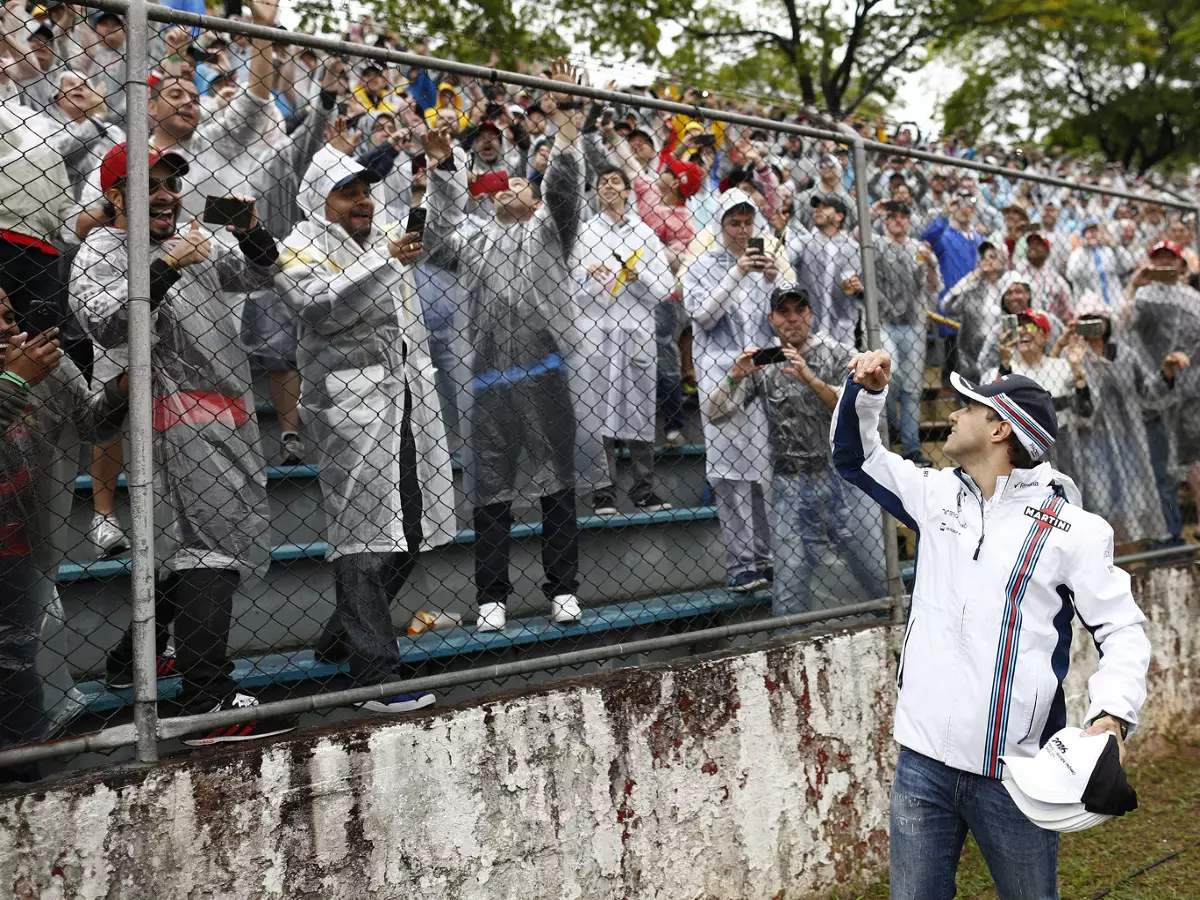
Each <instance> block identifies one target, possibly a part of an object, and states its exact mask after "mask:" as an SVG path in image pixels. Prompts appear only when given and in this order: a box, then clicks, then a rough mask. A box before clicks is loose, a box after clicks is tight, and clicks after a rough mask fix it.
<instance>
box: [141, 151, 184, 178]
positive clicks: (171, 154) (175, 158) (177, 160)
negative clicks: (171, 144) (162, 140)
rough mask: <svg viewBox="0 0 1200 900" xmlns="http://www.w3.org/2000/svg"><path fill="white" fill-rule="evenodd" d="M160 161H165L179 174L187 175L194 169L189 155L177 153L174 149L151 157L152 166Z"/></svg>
mask: <svg viewBox="0 0 1200 900" xmlns="http://www.w3.org/2000/svg"><path fill="white" fill-rule="evenodd" d="M160 162H165V163H166V164H167V165H169V166H170V167H171V168H173V169H174V170H175V173H176V174H177V175H186V174H187V173H188V172H190V171H191V169H192V164H191V163H189V162H188V161H187V157H186V156H184V155H183V154H182V153H176V152H175V151H174V150H167V151H166V152H164V153H160V154H158V155H157V156H153V157H151V158H150V166H151V167H153V166H155V165H157V164H158V163H160Z"/></svg>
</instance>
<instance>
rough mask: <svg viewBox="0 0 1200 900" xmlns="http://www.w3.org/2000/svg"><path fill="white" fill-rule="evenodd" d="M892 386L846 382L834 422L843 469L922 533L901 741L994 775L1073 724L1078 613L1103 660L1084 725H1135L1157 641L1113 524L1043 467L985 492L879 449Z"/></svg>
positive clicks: (957, 474)
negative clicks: (1112, 720) (1121, 561)
mask: <svg viewBox="0 0 1200 900" xmlns="http://www.w3.org/2000/svg"><path fill="white" fill-rule="evenodd" d="M886 403H887V390H886V388H885V389H884V390H883V391H880V392H878V393H872V392H870V391H867V390H865V389H864V388H862V387H861V386H860V385H857V384H854V383H853V381H850V380H848V381H847V383H846V386H845V387H844V388H843V392H842V396H841V399H840V400H839V402H838V406H837V409H836V410H835V412H834V418H833V424H832V427H831V429H830V441H831V444H832V447H833V462H834V466H835V468H836V469H837V471H838V474H840V475H841V476H842V477H843V478H845V479H846V480H847V481H849V482H850V483H851V484H854V485H855V486H857V487H858V488H860V489H861V490H863V491H865V492H866V493H867V494H868V495H869V496H870V497H872V498H873V499H874V500H875V501H876V502H878V503H879V504H880V505H881V506H882V507H883V508H884V509H885V510H886V511H887V512H889V513H891V514H892V515H893V516H895V517H896V518H897V519H898V520H900V521H901V522H903V523H904V524H905V525H907V526H908V527H909V528H911V529H913V530H914V531H915V532H917V536H918V540H919V541H920V554H919V556H918V558H917V569H916V576H915V582H914V584H913V592H912V609H911V612H910V613H909V618H908V626H907V628H906V630H905V635H904V643H903V645H902V650H901V655H900V667H899V674H898V676H897V687H898V689H899V698H898V700H897V703H896V721H895V732H894V733H895V739H896V741H897V742H898V743H899V744H900V745H901V746H903V747H907V748H908V749H910V750H915V751H916V752H917V753H921V754H923V755H925V756H928V757H931V758H932V759H936V760H939V761H940V762H943V763H945V764H946V765H947V766H951V767H952V768H956V769H961V770H963V771H967V772H974V773H976V774H979V775H985V776H988V777H991V778H1000V777H1002V774H1003V763H1001V762H1000V757H1001V756H1004V755H1013V756H1021V757H1029V756H1034V755H1035V754H1036V753H1037V751H1038V750H1039V749H1040V748H1041V746H1042V745H1043V744H1044V743H1045V742H1046V741H1047V740H1049V738H1050V736H1051V735H1053V734H1054V733H1055V732H1056V731H1058V730H1059V729H1060V728H1063V727H1064V726H1065V725H1066V724H1067V718H1066V715H1067V707H1066V695H1065V694H1064V691H1063V680H1064V679H1065V678H1066V676H1067V668H1068V665H1069V663H1070V649H1071V633H1072V632H1071V621H1072V619H1074V618H1075V616H1078V617H1079V619H1080V621H1081V622H1082V624H1083V625H1084V626H1085V627H1086V628H1087V630H1088V631H1089V632H1090V633H1091V637H1092V640H1093V641H1094V642H1095V644H1096V647H1097V649H1098V650H1099V653H1100V664H1099V668H1098V669H1097V671H1096V672H1095V674H1093V675H1092V676H1091V678H1090V679H1089V680H1088V691H1089V694H1090V695H1091V702H1090V704H1089V707H1088V711H1087V715H1086V717H1085V721H1088V722H1090V721H1091V720H1093V719H1095V718H1097V717H1099V716H1100V715H1102V714H1104V713H1108V714H1111V715H1114V716H1117V717H1118V718H1120V719H1123V720H1124V721H1126V722H1128V723H1129V724H1130V725H1131V726H1133V727H1136V725H1137V721H1138V713H1139V711H1140V709H1141V707H1142V704H1143V703H1144V702H1145V699H1146V671H1147V669H1148V668H1149V665H1150V642H1149V641H1148V640H1147V639H1146V634H1145V631H1144V629H1143V627H1142V624H1143V622H1144V621H1145V617H1144V616H1143V615H1142V612H1141V610H1139V609H1138V607H1137V604H1136V603H1135V602H1134V599H1133V594H1132V593H1131V591H1130V580H1129V575H1128V574H1127V573H1126V572H1125V571H1123V570H1122V569H1119V568H1117V567H1116V566H1114V565H1113V531H1112V528H1111V527H1109V525H1108V523H1107V522H1105V521H1104V520H1103V519H1101V518H1100V517H1099V516H1096V515H1093V514H1092V513H1089V512H1085V511H1084V510H1083V509H1081V508H1080V507H1078V506H1076V505H1075V504H1074V503H1072V502H1068V500H1067V499H1066V496H1067V495H1069V494H1070V492H1071V489H1072V488H1073V487H1074V486H1073V485H1071V484H1069V483H1068V482H1066V481H1064V480H1063V479H1062V478H1061V476H1059V475H1058V474H1057V473H1056V472H1054V470H1053V469H1051V467H1050V466H1049V465H1048V464H1046V463H1042V464H1040V465H1038V466H1037V467H1036V468H1033V469H1014V470H1013V472H1012V474H1011V475H1009V476H1006V477H1002V478H1000V479H998V480H997V482H996V489H995V493H994V494H993V495H992V497H991V498H990V499H986V498H984V496H983V494H982V493H981V492H980V490H979V487H978V486H977V485H976V484H975V482H974V481H973V480H972V479H971V478H970V476H968V475H966V474H965V473H964V472H963V471H962V470H961V469H921V468H918V467H917V466H915V465H914V464H913V463H911V462H908V461H906V460H904V459H902V458H901V457H900V456H899V455H897V454H895V453H892V452H890V451H888V450H887V449H885V448H884V446H883V444H882V442H881V440H880V437H879V416H880V414H881V413H882V412H883V411H884V410H885V408H886Z"/></svg>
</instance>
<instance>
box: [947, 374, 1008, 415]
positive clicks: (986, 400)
mask: <svg viewBox="0 0 1200 900" xmlns="http://www.w3.org/2000/svg"><path fill="white" fill-rule="evenodd" d="M950 387H952V388H954V393H956V394H958V395H959V396H960V397H963V398H965V399H967V400H974V401H975V402H976V403H982V404H983V405H984V406H987V407H990V408H991V409H996V402H995V401H994V400H993V399H992V398H991V397H985V396H983V394H981V393H979V391H978V388H979V385H977V384H975V383H974V382H973V381H968V380H967V379H965V378H963V377H962V376H961V375H959V374H958V373H957V372H951V373H950ZM996 411H997V412H999V410H996Z"/></svg>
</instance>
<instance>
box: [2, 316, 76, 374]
mask: <svg viewBox="0 0 1200 900" xmlns="http://www.w3.org/2000/svg"><path fill="white" fill-rule="evenodd" d="M62 355H63V354H62V348H61V347H59V343H58V329H57V328H51V329H49V330H48V331H43V332H42V333H41V334H37V335H34V336H33V337H32V338H30V337H29V335H28V334H27V333H26V332H21V333H20V334H17V335H14V336H13V337H11V338H9V339H8V349H7V350H6V351H5V354H4V371H6V372H11V373H12V374H13V375H16V376H17V377H19V378H22V379H24V380H25V381H26V382H28V383H29V385H30V386H33V385H35V384H37V383H39V382H40V381H41V380H42V379H43V378H45V377H46V376H47V375H49V374H50V373H51V372H53V371H54V370H55V369H56V368H58V361H59V360H60V359H62Z"/></svg>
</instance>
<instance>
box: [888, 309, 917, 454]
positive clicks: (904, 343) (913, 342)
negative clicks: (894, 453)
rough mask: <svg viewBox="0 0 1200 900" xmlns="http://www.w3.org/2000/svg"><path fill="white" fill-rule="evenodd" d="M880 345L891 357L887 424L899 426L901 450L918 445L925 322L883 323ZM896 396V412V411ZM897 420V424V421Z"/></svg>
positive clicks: (910, 451)
mask: <svg viewBox="0 0 1200 900" xmlns="http://www.w3.org/2000/svg"><path fill="white" fill-rule="evenodd" d="M882 337H883V349H884V350H886V351H887V352H888V353H889V354H891V357H892V389H891V392H890V393H889V395H888V407H887V417H888V427H889V428H899V431H900V447H901V449H902V450H903V451H904V453H916V452H917V451H918V450H920V449H921V392H922V390H924V387H925V326H924V325H886V324H885V325H884V326H883V334H882ZM897 400H899V405H900V412H899V415H897V413H896V401H897ZM897 423H898V424H897Z"/></svg>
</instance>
